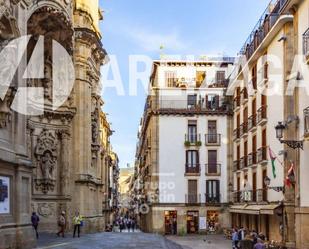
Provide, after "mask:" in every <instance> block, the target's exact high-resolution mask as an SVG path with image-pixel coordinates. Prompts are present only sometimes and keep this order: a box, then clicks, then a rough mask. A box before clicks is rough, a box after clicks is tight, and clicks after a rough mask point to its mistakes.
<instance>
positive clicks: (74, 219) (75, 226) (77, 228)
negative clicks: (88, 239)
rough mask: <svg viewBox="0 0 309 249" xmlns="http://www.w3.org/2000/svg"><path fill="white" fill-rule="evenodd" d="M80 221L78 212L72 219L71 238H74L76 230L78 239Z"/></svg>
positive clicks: (80, 217) (81, 219)
mask: <svg viewBox="0 0 309 249" xmlns="http://www.w3.org/2000/svg"><path fill="white" fill-rule="evenodd" d="M82 221H83V218H82V216H81V215H80V214H79V212H76V213H75V216H74V217H73V224H74V232H73V238H75V234H76V230H77V236H78V238H79V235H80V227H81V224H82Z"/></svg>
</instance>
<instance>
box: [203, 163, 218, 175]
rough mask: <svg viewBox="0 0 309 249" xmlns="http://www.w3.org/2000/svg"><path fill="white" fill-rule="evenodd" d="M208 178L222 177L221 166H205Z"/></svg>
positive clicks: (215, 164) (209, 164) (212, 164)
mask: <svg viewBox="0 0 309 249" xmlns="http://www.w3.org/2000/svg"><path fill="white" fill-rule="evenodd" d="M205 172H206V176H220V175H221V164H218V163H207V164H205Z"/></svg>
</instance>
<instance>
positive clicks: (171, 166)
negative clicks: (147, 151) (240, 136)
mask: <svg viewBox="0 0 309 249" xmlns="http://www.w3.org/2000/svg"><path fill="white" fill-rule="evenodd" d="M189 120H197V130H198V134H199V133H200V134H201V140H202V146H200V147H197V148H198V150H199V157H200V166H201V173H200V176H190V177H189V176H185V164H186V150H187V148H186V147H185V145H184V142H185V134H186V133H187V127H188V121H189ZM208 120H216V121H217V129H218V134H222V143H221V146H212V147H208V146H206V145H205V139H204V134H207V132H208V131H207V127H208V125H207V122H208ZM226 124H227V117H226V116H221V117H220V116H193V117H181V116H178V117H173V116H161V117H160V118H159V127H160V129H159V130H160V131H159V172H160V176H159V182H160V183H159V184H160V185H159V186H160V188H159V189H160V203H184V202H185V195H186V194H188V186H187V182H188V180H189V179H196V180H198V194H201V201H202V202H204V201H205V194H206V180H220V192H221V198H222V199H221V202H227V153H228V151H227V144H226V141H227V138H226V137H225V136H226V134H227V126H226ZM208 149H214V150H217V151H218V163H219V164H221V176H211V177H208V176H206V175H205V164H207V163H208V158H207V155H208V154H207V150H208Z"/></svg>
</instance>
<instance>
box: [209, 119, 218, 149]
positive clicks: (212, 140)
mask: <svg viewBox="0 0 309 249" xmlns="http://www.w3.org/2000/svg"><path fill="white" fill-rule="evenodd" d="M217 137H218V136H217V121H215V120H209V121H208V137H207V139H208V141H207V142H208V143H209V144H216V143H217V142H218V141H217Z"/></svg>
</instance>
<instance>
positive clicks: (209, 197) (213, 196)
mask: <svg viewBox="0 0 309 249" xmlns="http://www.w3.org/2000/svg"><path fill="white" fill-rule="evenodd" d="M206 203H220V181H219V180H207V181H206Z"/></svg>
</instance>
